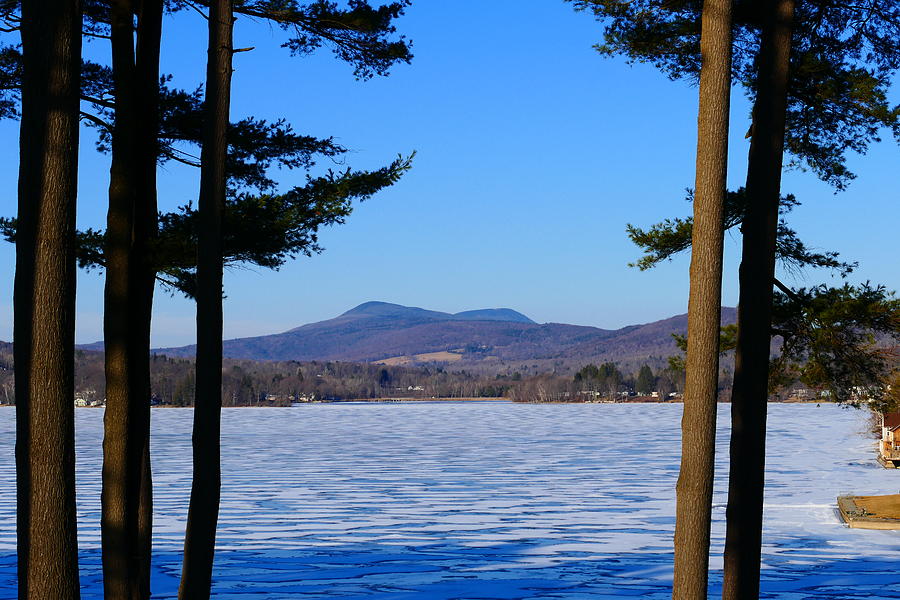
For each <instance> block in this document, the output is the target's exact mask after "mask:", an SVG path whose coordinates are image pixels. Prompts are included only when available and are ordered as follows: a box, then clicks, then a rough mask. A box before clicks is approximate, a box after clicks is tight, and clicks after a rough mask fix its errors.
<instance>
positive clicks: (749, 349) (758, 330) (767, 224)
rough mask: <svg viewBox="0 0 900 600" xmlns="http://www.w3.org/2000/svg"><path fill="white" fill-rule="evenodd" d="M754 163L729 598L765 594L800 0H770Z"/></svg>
mask: <svg viewBox="0 0 900 600" xmlns="http://www.w3.org/2000/svg"><path fill="white" fill-rule="evenodd" d="M765 10H766V15H765V19H766V20H765V23H764V26H763V32H762V38H761V42H760V56H759V76H758V82H757V88H758V89H757V96H756V103H755V105H754V110H753V132H752V137H751V141H750V158H749V164H748V168H747V199H748V205H747V213H746V215H745V216H744V221H743V225H742V228H741V231H742V233H743V253H742V259H741V267H740V297H739V300H738V338H737V347H736V349H735V365H734V387H733V389H732V396H731V424H732V425H731V427H732V430H731V451H730V454H731V463H730V472H729V478H728V508H727V513H726V521H727V531H726V536H725V579H724V583H723V588H722V597H723V599H725V600H750V599H756V598H758V597H759V573H760V549H761V544H762V517H763V514H762V513H763V491H764V482H765V462H766V401H767V399H768V384H769V351H770V350H769V349H770V344H771V333H770V332H771V329H772V281H773V278H774V276H775V239H776V230H777V226H778V201H779V197H780V193H781V170H782V158H783V154H784V132H785V116H786V110H787V86H788V70H789V64H790V49H791V23H792V21H793V14H794V0H768V1H767V2H766V4H765Z"/></svg>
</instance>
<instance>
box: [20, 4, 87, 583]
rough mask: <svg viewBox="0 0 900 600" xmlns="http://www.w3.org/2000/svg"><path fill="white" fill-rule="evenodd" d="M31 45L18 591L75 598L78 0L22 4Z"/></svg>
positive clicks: (23, 175)
mask: <svg viewBox="0 0 900 600" xmlns="http://www.w3.org/2000/svg"><path fill="white" fill-rule="evenodd" d="M22 50H23V76H22V122H21V136H20V165H19V208H18V210H19V212H18V219H19V229H18V232H17V240H16V281H15V293H14V304H15V318H14V328H15V331H14V342H15V348H14V353H15V361H16V372H15V379H16V473H17V521H18V522H17V537H18V576H19V598H20V600H25V599H28V600H45V599H46V598H54V599H55V600H75V599H77V598H79V597H80V591H79V590H80V584H79V579H78V543H77V531H76V513H75V414H74V392H75V376H74V357H75V354H74V353H75V199H76V192H77V185H76V184H77V172H78V169H77V167H78V103H79V91H80V90H79V87H80V70H81V4H80V2H78V1H77V0H74V1H67V0H61V1H54V2H51V3H49V4H48V3H47V2H35V1H33V0H25V1H24V2H22Z"/></svg>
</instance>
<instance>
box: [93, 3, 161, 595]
mask: <svg viewBox="0 0 900 600" xmlns="http://www.w3.org/2000/svg"><path fill="white" fill-rule="evenodd" d="M134 14H135V4H134V3H133V2H131V1H130V0H114V1H113V2H112V4H111V34H112V57H113V80H114V85H115V105H116V109H115V124H114V128H113V134H112V166H111V169H110V188H109V212H108V215H107V238H106V249H105V254H106V261H107V265H106V290H105V305H104V343H105V350H106V356H105V359H106V361H105V366H106V399H107V408H106V414H105V417H104V438H103V490H102V493H101V500H102V517H101V537H102V545H103V548H102V554H103V576H104V577H103V580H104V594H105V597H106V598H108V599H116V600H119V599H123V600H124V599H127V600H144V599H146V598H149V596H150V542H151V529H152V482H151V479H150V454H149V439H150V437H149V436H150V372H149V369H150V363H149V360H150V318H151V310H152V302H153V280H154V276H155V267H154V266H153V263H152V255H151V252H150V243H151V241H152V238H153V237H154V236H155V235H156V229H157V225H156V159H157V153H158V150H157V149H158V141H157V136H158V127H157V118H158V117H157V113H158V106H157V105H158V95H159V80H158V77H159V44H160V36H161V22H162V4H161V2H150V1H146V2H141V3H140V10H139V11H138V12H137V14H138V36H137V53H136V52H135V38H134V36H135V30H134V25H133V22H134V21H133V15H134Z"/></svg>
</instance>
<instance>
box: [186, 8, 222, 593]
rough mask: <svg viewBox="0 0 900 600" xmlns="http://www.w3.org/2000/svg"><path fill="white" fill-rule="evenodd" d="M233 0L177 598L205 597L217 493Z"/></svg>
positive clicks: (210, 103) (207, 208)
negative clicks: (223, 241)
mask: <svg viewBox="0 0 900 600" xmlns="http://www.w3.org/2000/svg"><path fill="white" fill-rule="evenodd" d="M233 28H234V16H233V3H232V0H214V1H213V2H210V12H209V50H208V52H209V55H208V59H207V66H206V101H205V104H204V111H205V118H204V131H203V149H202V151H201V154H200V163H201V166H200V196H199V201H198V207H197V208H198V211H199V221H200V224H199V228H200V230H199V235H198V252H197V362H196V368H197V387H196V396H195V402H194V433H193V446H194V475H193V481H192V485H191V503H190V508H189V510H188V522H187V531H186V532H185V537H184V563H183V566H182V571H181V586H180V588H179V590H178V597H179V599H181V600H203V599H207V598H209V595H210V589H211V586H212V568H213V559H214V555H215V543H216V525H217V523H218V518H219V496H220V490H221V464H220V458H221V457H220V442H219V434H220V425H221V413H222V213H223V212H224V207H225V186H226V174H225V157H226V153H227V142H226V132H227V129H228V119H229V110H230V104H231V71H232V69H231V59H232V55H233V52H234V50H233V48H232V33H233Z"/></svg>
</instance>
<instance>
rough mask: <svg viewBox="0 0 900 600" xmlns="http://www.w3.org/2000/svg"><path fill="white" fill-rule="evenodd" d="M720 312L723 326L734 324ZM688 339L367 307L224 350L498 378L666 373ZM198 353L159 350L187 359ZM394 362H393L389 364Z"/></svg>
mask: <svg viewBox="0 0 900 600" xmlns="http://www.w3.org/2000/svg"><path fill="white" fill-rule="evenodd" d="M735 316H736V314H735V309H733V308H729V307H723V309H722V317H723V318H722V322H723V323H732V322H734V320H735ZM686 331H687V315H686V314H681V315H675V316H673V317H669V318H667V319H662V320H659V321H654V322H651V323H644V324H636V325H629V326H626V327H622V328H619V329H601V328H599V327H591V326H586V325H569V324H565V323H543V324H539V323H536V322H534V321H533V320H531V319H530V318H529V317H527V316H526V315H524V314H522V313H520V312H518V311H515V310H513V309H510V308H491V309H476V310H470V311H463V312H460V313H455V314H452V313H445V312H440V311H432V310H428V309H423V308H418V307H409V306H403V305H400V304H391V303H387V302H365V303H363V304H360V305H359V306H356V307H354V308H351V309H350V310H348V311H346V312H344V313H341V314H340V315H338V316H337V317H334V318H332V319H327V320H324V321H318V322H315V323H307V324H305V325H301V326H299V327H295V328H293V329H289V330H287V331H284V332H282V333H276V334H271V335H263V336H253V337H246V338H236V339H230V340H225V341H224V342H223V353H224V356H225V357H227V358H237V359H250V360H297V361H310V360H324V361H328V360H334V361H348V362H386V363H387V364H426V363H452V364H453V367H454V368H473V369H486V370H498V371H499V370H502V369H504V368H509V367H515V366H518V365H524V364H528V365H530V366H533V368H536V369H539V370H552V369H555V368H557V367H560V366H562V365H569V366H570V365H573V364H577V363H579V362H581V363H583V362H585V361H605V360H613V361H616V362H619V363H621V364H632V363H634V364H637V363H640V362H648V363H651V364H655V365H663V364H664V363H665V357H667V356H669V355H671V354H675V353H676V352H677V348H676V346H675V343H674V340H673V339H672V337H671V334H672V333H679V334H684V333H686ZM194 351H195V346H194V345H189V346H181V347H174V348H160V349H157V350H155V352H157V353H159V354H166V355H168V356H179V357H190V356H193V355H194ZM391 361H393V362H391Z"/></svg>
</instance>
